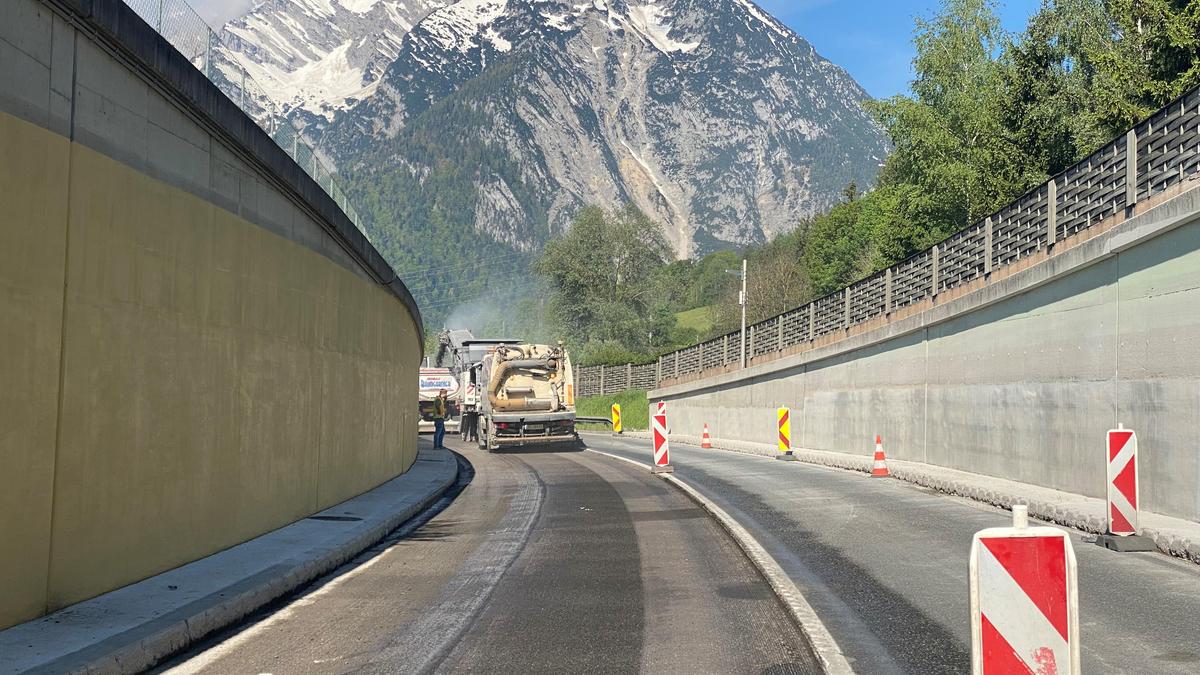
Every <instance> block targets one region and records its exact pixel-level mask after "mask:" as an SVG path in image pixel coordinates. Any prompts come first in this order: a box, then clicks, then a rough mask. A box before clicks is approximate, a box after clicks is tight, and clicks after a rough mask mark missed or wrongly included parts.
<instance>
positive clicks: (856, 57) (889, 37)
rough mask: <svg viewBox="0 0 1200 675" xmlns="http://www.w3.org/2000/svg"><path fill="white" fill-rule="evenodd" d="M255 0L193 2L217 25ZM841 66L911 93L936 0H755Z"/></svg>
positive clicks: (1013, 5)
mask: <svg viewBox="0 0 1200 675" xmlns="http://www.w3.org/2000/svg"><path fill="white" fill-rule="evenodd" d="M252 1H253V0H191V4H192V6H193V7H196V8H197V9H198V10H200V13H201V15H203V16H204V18H205V19H207V20H208V21H209V22H210V23H214V24H217V25H219V24H220V23H222V22H224V20H226V19H228V18H229V17H230V16H236V15H237V14H238V13H239V12H241V11H244V10H245V8H247V7H248V6H249V5H250V3H251V2H252ZM756 1H757V2H758V4H759V5H761V6H762V7H763V9H766V10H767V11H769V12H771V14H774V15H775V16H776V17H778V18H779V19H780V20H781V21H783V22H784V23H786V24H787V25H788V26H790V27H791V28H792V30H794V31H796V32H797V33H799V34H800V35H801V36H803V37H804V38H805V39H807V40H808V41H809V42H811V43H812V45H813V46H814V47H816V48H817V51H818V52H820V54H821V55H822V56H824V57H825V58H827V59H829V60H830V61H833V62H834V63H836V64H838V65H840V66H842V67H843V68H845V69H846V70H848V71H849V72H850V74H851V75H853V76H854V79H856V80H858V82H859V84H861V85H862V86H863V87H865V88H866V90H867V92H868V93H870V94H871V95H872V96H874V97H876V98H884V97H887V96H892V95H893V94H899V93H901V92H906V91H908V83H909V80H911V79H912V71H911V69H910V64H911V61H912V56H913V54H912V32H913V18H914V17H916V16H928V15H930V14H932V12H933V11H934V10H935V9H936V8H937V6H938V2H937V0H915V1H910V2H904V1H902V0H901V1H897V0H756ZM998 1H999V5H998V10H999V12H1000V18H1001V20H1002V21H1003V23H1004V27H1005V28H1006V29H1008V30H1010V31H1014V32H1017V31H1020V30H1022V29H1023V28H1024V27H1025V22H1026V20H1028V19H1029V16H1030V15H1031V14H1033V13H1034V12H1035V11H1037V8H1038V7H1039V6H1040V5H1041V0H998Z"/></svg>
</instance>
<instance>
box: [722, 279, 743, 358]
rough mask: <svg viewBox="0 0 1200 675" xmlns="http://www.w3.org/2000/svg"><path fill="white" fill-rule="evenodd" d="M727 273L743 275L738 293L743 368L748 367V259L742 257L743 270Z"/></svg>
mask: <svg viewBox="0 0 1200 675" xmlns="http://www.w3.org/2000/svg"><path fill="white" fill-rule="evenodd" d="M725 273H726V274H738V275H740V276H741V277H742V292H741V293H739V294H738V304H739V305H741V306H742V348H741V352H742V358H741V363H742V368H745V367H746V259H745V258H742V271H741V272H740V273H739V272H738V271H737V270H725Z"/></svg>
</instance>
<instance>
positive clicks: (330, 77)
mask: <svg viewBox="0 0 1200 675" xmlns="http://www.w3.org/2000/svg"><path fill="white" fill-rule="evenodd" d="M451 1H452V0H260V1H259V2H257V3H255V4H254V6H253V7H252V8H251V10H250V11H249V12H248V13H247V14H245V15H243V16H242V17H240V18H238V19H235V20H233V21H230V22H229V23H227V24H226V25H225V27H224V29H223V30H222V34H221V41H222V42H223V44H224V50H223V54H221V55H220V56H222V57H225V58H228V59H232V60H236V61H237V62H238V63H239V64H241V65H242V66H244V67H245V68H246V70H247V72H248V73H249V75H250V76H251V77H252V78H254V80H255V81H256V82H258V84H259V85H261V86H262V88H263V89H264V90H265V92H264V93H265V94H266V95H267V96H269V97H270V99H271V100H272V101H273V103H274V104H275V106H272V107H275V108H282V109H283V110H285V111H287V112H288V113H289V114H291V115H292V116H294V117H298V118H300V119H302V120H304V121H306V122H316V121H320V120H328V119H331V118H332V117H333V115H334V114H335V113H336V112H337V111H339V110H343V109H345V108H347V107H349V106H350V105H352V104H354V103H355V102H357V101H360V100H362V99H364V98H368V97H370V95H371V93H372V92H373V91H374V89H375V87H376V86H377V85H378V83H379V80H380V78H381V77H382V76H383V74H384V72H385V71H386V70H387V68H388V66H390V65H391V64H392V62H393V61H395V60H396V56H397V55H398V54H399V51H400V44H401V42H402V40H403V39H404V36H405V35H407V34H408V31H410V30H411V29H412V27H413V25H414V24H416V23H417V22H419V21H420V20H421V19H423V18H425V17H426V16H428V15H429V14H430V13H431V12H433V11H434V10H436V9H440V8H442V7H445V6H446V5H448V4H450V2H451Z"/></svg>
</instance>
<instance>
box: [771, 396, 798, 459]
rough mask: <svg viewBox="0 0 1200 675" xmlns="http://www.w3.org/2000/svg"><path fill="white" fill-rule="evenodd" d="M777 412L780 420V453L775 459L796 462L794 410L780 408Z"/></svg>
mask: <svg viewBox="0 0 1200 675" xmlns="http://www.w3.org/2000/svg"><path fill="white" fill-rule="evenodd" d="M775 414H776V417H777V418H778V420H779V454H778V455H776V456H775V459H782V460H784V461H785V462H794V461H796V456H795V455H793V454H792V411H791V410H788V409H787V408H780V409H779V410H777V411H776V413H775Z"/></svg>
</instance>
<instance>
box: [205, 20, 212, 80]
mask: <svg viewBox="0 0 1200 675" xmlns="http://www.w3.org/2000/svg"><path fill="white" fill-rule="evenodd" d="M204 30H205V32H207V33H208V39H207V40H205V41H204V77H207V78H208V79H210V80H211V79H212V41H213V32H212V31H211V30H209V29H207V28H206V29H204Z"/></svg>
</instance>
